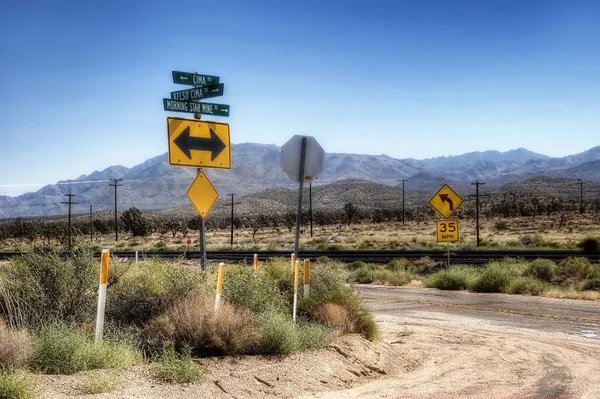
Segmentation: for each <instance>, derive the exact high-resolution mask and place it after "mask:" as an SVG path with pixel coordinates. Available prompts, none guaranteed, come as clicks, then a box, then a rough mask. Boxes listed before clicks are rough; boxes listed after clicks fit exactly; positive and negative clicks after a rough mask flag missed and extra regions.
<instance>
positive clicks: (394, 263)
mask: <svg viewBox="0 0 600 399" xmlns="http://www.w3.org/2000/svg"><path fill="white" fill-rule="evenodd" d="M410 266H411V263H410V261H409V260H408V259H406V258H400V259H392V260H391V261H389V262H388V263H387V264H386V265H385V268H386V269H387V270H390V271H393V272H397V271H401V270H408V269H409V268H410Z"/></svg>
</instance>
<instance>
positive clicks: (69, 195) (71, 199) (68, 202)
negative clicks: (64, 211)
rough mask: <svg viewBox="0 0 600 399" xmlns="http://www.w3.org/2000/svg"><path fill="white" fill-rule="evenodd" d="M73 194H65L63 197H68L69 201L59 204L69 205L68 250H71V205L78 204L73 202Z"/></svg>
mask: <svg viewBox="0 0 600 399" xmlns="http://www.w3.org/2000/svg"><path fill="white" fill-rule="evenodd" d="M75 196H76V195H75V194H65V197H69V201H63V202H61V204H69V249H70V248H71V205H75V204H79V202H73V197H75Z"/></svg>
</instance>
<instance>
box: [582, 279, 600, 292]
mask: <svg viewBox="0 0 600 399" xmlns="http://www.w3.org/2000/svg"><path fill="white" fill-rule="evenodd" d="M583 289H584V290H596V291H600V278H592V279H590V280H587V281H586V282H585V284H584V285H583Z"/></svg>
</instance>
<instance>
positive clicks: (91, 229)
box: [90, 204, 94, 242]
mask: <svg viewBox="0 0 600 399" xmlns="http://www.w3.org/2000/svg"><path fill="white" fill-rule="evenodd" d="M93 241H94V214H93V213H92V204H90V242H93Z"/></svg>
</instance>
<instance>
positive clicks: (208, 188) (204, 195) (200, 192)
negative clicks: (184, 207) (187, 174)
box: [187, 171, 219, 219]
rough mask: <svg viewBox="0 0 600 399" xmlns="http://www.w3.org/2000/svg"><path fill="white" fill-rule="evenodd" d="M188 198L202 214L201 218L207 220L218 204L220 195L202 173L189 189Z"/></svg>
mask: <svg viewBox="0 0 600 399" xmlns="http://www.w3.org/2000/svg"><path fill="white" fill-rule="evenodd" d="M187 196H188V198H189V199H190V202H191V203H192V205H194V207H195V208H196V210H197V211H198V213H199V214H200V217H201V218H202V219H205V218H206V217H207V216H208V214H209V212H210V210H211V209H212V207H213V205H214V204H215V202H217V198H219V193H218V192H217V190H216V189H215V186H213V185H212V183H211V182H210V180H208V177H206V175H205V174H204V172H202V171H200V173H198V176H197V177H196V179H195V180H194V182H193V183H192V185H191V186H190V188H189V189H188V192H187Z"/></svg>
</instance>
